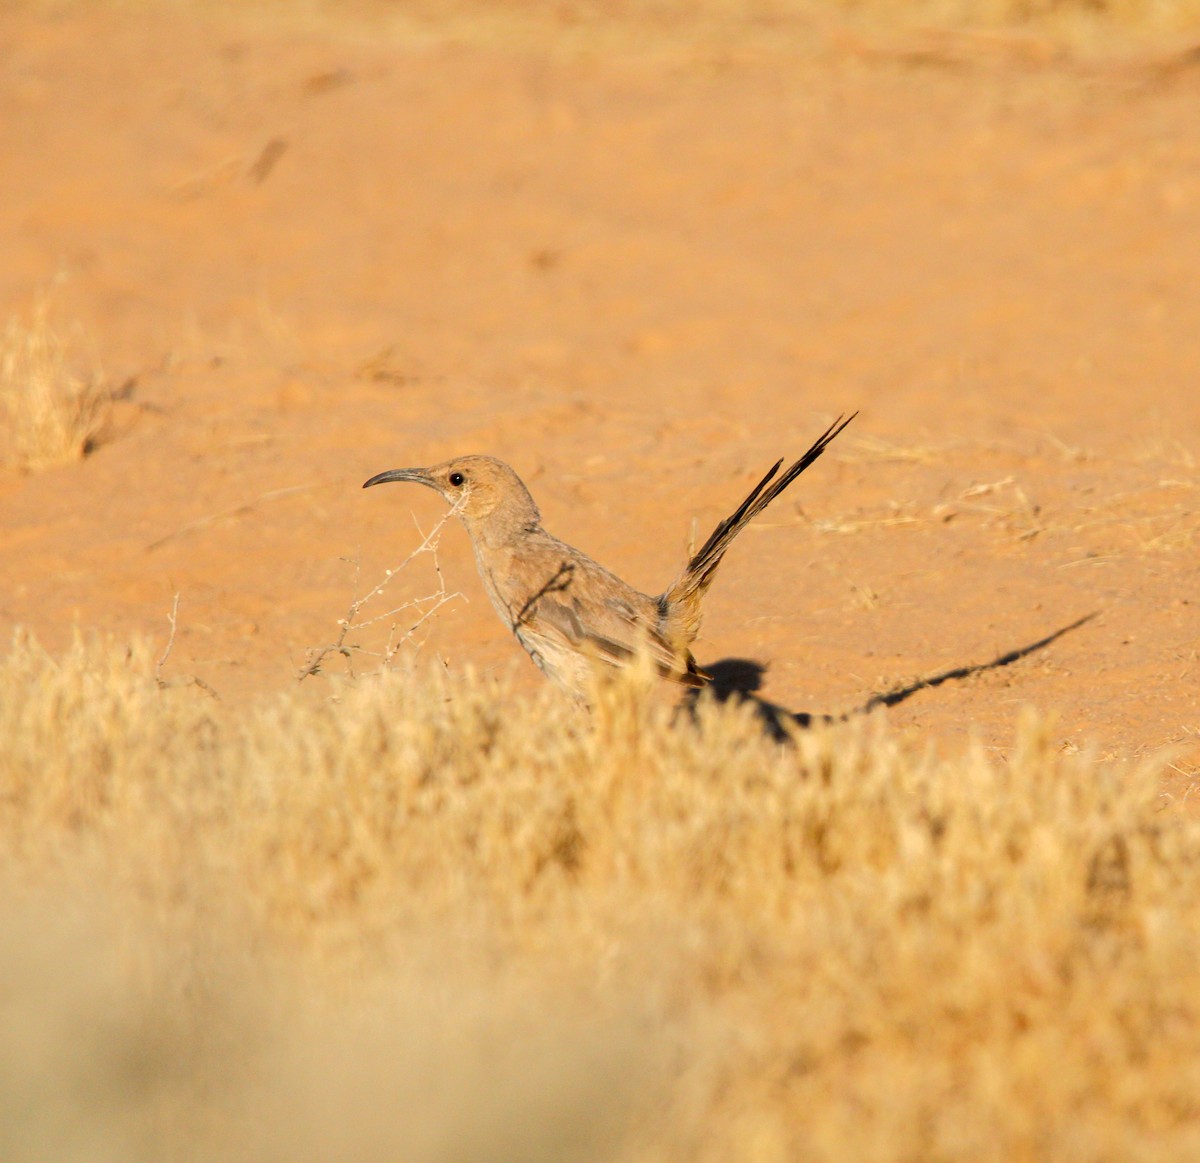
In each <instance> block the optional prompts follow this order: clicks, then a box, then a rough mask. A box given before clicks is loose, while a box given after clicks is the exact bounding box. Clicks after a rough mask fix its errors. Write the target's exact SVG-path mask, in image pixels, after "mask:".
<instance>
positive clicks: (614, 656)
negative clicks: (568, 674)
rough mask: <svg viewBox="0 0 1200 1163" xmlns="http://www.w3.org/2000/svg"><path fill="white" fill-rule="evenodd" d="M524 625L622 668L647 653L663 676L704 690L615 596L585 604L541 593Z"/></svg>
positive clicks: (689, 670)
mask: <svg viewBox="0 0 1200 1163" xmlns="http://www.w3.org/2000/svg"><path fill="white" fill-rule="evenodd" d="M531 614H532V617H531V618H529V619H528V620H527V622H526V626H527V627H528V629H529V630H533V631H534V632H535V633H537V634H540V635H543V636H546V637H550V638H553V637H555V636H558V637H559V638H560V639H561V640H562V644H563V645H569V646H570V647H572V648H574V649H576V650H586V651H588V652H589V653H591V654H592V655H593V656H594V657H595V658H597V659H599V660H600V661H602V662H607V663H609V664H610V665H612V666H625V665H628V664H629V663H630V662H632V661H633V660H634V658H635V657H636V656H637V653H638V651H639V650H645V651H646V652H647V653H648V654H649V656H650V660H651V661H652V662H653V663H654V666H655V668H656V669H657V670H658V671H659V673H660V674H662V675H663V676H664V677H668V678H674V679H676V680H677V681H680V682H684V683H688V684H689V685H696V686H702V685H703V679H702V678H701V676H700V675H699V674H698V673H694V667H693V666H689V665H688V664H689V662H690V659H680V658H679V657H678V656H677V655H676V654H675V652H674V651H673V650H672V649H671V647H670V645H669V644H668V642H667V640H666V639H665V638H664V637H663V636H662V634H661V633H659V631H658V629H657V628H656V627H655V626H654V625H653V624H652V623H650V622H649V621H647V620H646V618H644V617H641V616H639V613H638V610H637V609H636V607H634V606H633V605H632V604H631V603H629V602H626V601H624V600H622V599H621V598H617V597H611V596H610V597H607V598H604V599H602V600H600V601H587V600H585V599H581V598H579V597H576V596H572V595H569V594H566V593H563V594H553V595H551V594H543V595H542V596H541V597H540V598H539V599H538V601H537V603H536V607H535V608H534V609H533V610H532V611H531Z"/></svg>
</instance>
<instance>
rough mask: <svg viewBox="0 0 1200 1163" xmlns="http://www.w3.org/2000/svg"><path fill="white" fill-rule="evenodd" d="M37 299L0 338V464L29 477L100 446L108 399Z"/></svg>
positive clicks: (44, 298) (94, 372)
mask: <svg viewBox="0 0 1200 1163" xmlns="http://www.w3.org/2000/svg"><path fill="white" fill-rule="evenodd" d="M49 315H50V301H49V296H48V295H45V294H43V295H41V296H39V297H38V299H37V301H36V302H35V304H34V307H33V310H32V312H31V314H30V316H29V317H28V318H27V319H24V318H22V317H21V316H19V315H14V316H12V317H11V318H10V319H9V320H8V323H7V324H6V326H5V328H4V331H3V334H0V464H4V465H8V466H10V467H14V468H18V469H21V470H23V471H25V472H33V471H36V470H38V469H42V468H47V467H49V466H50V465H54V464H60V463H62V462H64V461H71V460H79V459H81V458H82V457H84V456H86V455H87V454H88V453H89V452H91V451H92V449H94V448H95V447H96V446H97V444H99V443H100V441H101V439H102V437H103V435H104V432H105V430H106V429H107V427H108V423H109V418H110V413H111V408H112V395H111V393H110V392H109V390H108V387H107V385H106V384H105V382H104V378H103V376H102V375H101V374H100V372H99V370H98V369H96V368H95V367H94V366H93V367H92V368H90V369H88V370H85V371H80V369H79V365H80V363H81V361H80V360H79V359H78V358H77V357H76V356H74V355H73V354H72V352H71V350H70V347H69V346H68V344H67V343H66V342H64V341H63V340H62V339H61V338H60V337H59V336H58V335H57V334H56V333H55V331H54V330H53V328H52V327H51V325H50V318H49Z"/></svg>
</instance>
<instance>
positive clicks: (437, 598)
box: [296, 505, 462, 682]
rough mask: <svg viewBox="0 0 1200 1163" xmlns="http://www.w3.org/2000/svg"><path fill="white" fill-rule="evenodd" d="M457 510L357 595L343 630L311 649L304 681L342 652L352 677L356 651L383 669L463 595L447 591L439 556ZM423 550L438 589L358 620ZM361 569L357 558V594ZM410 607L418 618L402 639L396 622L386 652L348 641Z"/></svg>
mask: <svg viewBox="0 0 1200 1163" xmlns="http://www.w3.org/2000/svg"><path fill="white" fill-rule="evenodd" d="M457 513H458V505H455V506H453V507H452V508H450V509H448V510H447V511H446V512H445V513H444V514H443V515H442V516H441V517H440V518H439V519H438V521H437V522H436V523H435V524H434V526H433V528H432V529H430V530H429V532H428V533H424V534H422V536H421V542H420V544H419V545H418V546H417V547H416V549H414V550H413V551H412V552H411V553H410V554H409V555H408V556H407V557H406V558H405V559H404V560H403V561H402V562H401V563H400V564H399V565H398V566H395V567H394V568H392V569H389V570H386V571H385V572H384V575H383V578H382V580H381V581H380V582H378V584H376V585H375V586H373V587H372V588H371V589H370V590H368V591H367V592H366V593H365V594H363V595H362V596H361V597H356V598H355V599H354V600H353V601H352V602H351V603H350V608H349V609H348V610H347V611H346V615H345V617H343V618H339V619H338V623H337V624H338V627H339V630H338V636H337V638H336V639H335V640H334V641H333V642H330V643H328V644H327V645H325V646H320V647H313V648H312V649H311V650H310V651H309V652H308V658H307V660H306V661H305V664H304V666H303V667H302V668H301V669H300V672H299V674H298V675H297V676H296V678H297V681H298V682H303V681H304V680H305V679H306V678H308V677H310V676H311V675H316V674H320V673H321V670H322V667H323V666H324V663H325V660H326V659H327V658H328V657H329V656H330V655H331V654H338V655H341V656H342V657H343V658H344V659H346V664H347V668H348V670H349V672H350V676H351V678H353V677H355V676H354V653H355V652H357V653H359V654H364V655H367V656H368V657H374V658H380V659H382V666H381V668H382V667H386V666H387V665H388V664H389V663H390V662H391V661H392V659H393V658H394V657H395V656H396V654H397V653H399V651H400V649H401V647H402V646H403V645H404V644H405V643H406V642H412V640H413V635H414V634H415V633H416V632H417V631H418V630H419V629H420V628H421V627H422V626H424V625H425V623H426V622H427V621H428V620H429V619H430V618H432V617H433V615H434V614H436V613H437V611H438V610H440V609H441V608H442V606H444V605H445V604H446V603H447V602H450V601H453V600H454V599H455V598H460V597H462V594H460V593H457V592H456V593H452V594H449V593H447V592H446V584H445V580H444V578H443V577H442V570H441V565H440V564H439V562H438V557H437V548H438V541H439V539H440V537H441V532H442V529H443V527H444V526H445V524H446V522H447V521H449V520H450V518H451V517H453V516H456V515H457ZM417 531H418V532H421V529H420V526H419V525H418V526H417ZM423 553H430V554H432V555H433V568H434V572H435V573H436V574H437V578H438V588H437V589H436V590H435V591H434V592H433V593H431V594H426V595H424V596H423V597H419V598H412V599H410V600H409V601H407V602H404V603H403V604H401V605H399V606H397V607H395V608H394V609H391V610H388V611H386V612H385V613H382V614H376V615H375V616H373V617H371V618H367V619H366V620H365V621H362V622H359V621H358V620H357V619H358V616H359V614H360V613H361V611H362V609H363V607H364V606H366V605H367V603H368V602H370V601H372V599H374V598H376V597H378V596H379V595H380V594H381V593H382V592H383V591H384V589H385V588H386V587H387V586H388V585H389V584H390V582H391V581H392V579H393V578H394V577H395V576H396V575H397V574H398V573H400V572H402V571H403V570H404V569H405V568H407V566H409V565H410V564H411V563H412V562H413V561H414V560H415V559H416V558H417V557H419V556H420V555H421V554H423ZM359 569H360V566H359V563H358V562H357V561H355V584H354V589H355V592H356V593H357V591H358V578H359ZM426 607H428V608H426ZM410 610H415V611H416V612H417V619H416V621H415V622H414V623H413V624H412V625H411V626H410V627H409V628H408V629H407V630H406V631H405V632H404V633H403V634H402V635H400V637H399V640H397V639H396V627H395V625H393V626H392V629H391V632H390V633H389V635H388V641H387V645H386V647H385V649H384V651H383V652H382V653H380V652H379V651H374V650H368V649H366V648H365V647H362V646H359V645H358V644H357V643H353V642H347V641H346V639H347V637H348V636H349V634H350V631H351V630H363V629H365V628H366V627H368V626H373V625H375V624H376V623H378V622H384V621H387V620H388V619H389V618H395V617H396V616H397V615H400V614H403V613H405V612H407V611H410Z"/></svg>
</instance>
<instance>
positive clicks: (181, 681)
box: [154, 590, 221, 701]
mask: <svg viewBox="0 0 1200 1163" xmlns="http://www.w3.org/2000/svg"><path fill="white" fill-rule="evenodd" d="M178 619H179V591H178V590H176V591H175V597H174V598H173V599H172V601H171V612H170V613H169V614H168V615H167V621H168V622H169V623H170V624H171V633H170V634H169V635H167V645H166V647H165V648H164V649H163V652H162V654H161V655H160V656H159V659H158V661H157V662H156V663H155V664H154V683H155V685H156V686H157V687H158V689H159V690H160V691H165V690H169V689H170V688H171V687H181V686H198V687H199V688H200V689H201V690H202V691H204V692H205V693H206V694H209V695H211V696H212V697H213V698H214V699H217V700H218V701H220V698H221V696H220V695H219V694H217V692H216V691H215V690H214V689H213V688H212V687H211V686H210V685H209V684H208V683H206V682H205V681H204V679H202V678H200V677H199V676H198V675H194V674H191V675H188V676H187V677H186V678H170V679H167V678H163V676H162V672H163V667H164V666H166V665H167V659H168V658H170V657H171V651H172V650H173V649H174V647H175V627H176V626H177V625H178Z"/></svg>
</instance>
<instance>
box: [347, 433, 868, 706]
mask: <svg viewBox="0 0 1200 1163" xmlns="http://www.w3.org/2000/svg"><path fill="white" fill-rule="evenodd" d="M857 415H858V413H857V412H854V413H852V414H851V415H850V416H848V417H844V418H843V417H842V416H839V417H838V418H837V419H836V420H834V422H833V423H832V424H831V425H830V426H829V427H828V428H827V429H826V430H825V431H824V432H823V433H821V435H820V436H819V437H818V438H817V439H816V440H815V441H814V442H813V445H812V447H811V448H809V450H808V451H807V452H806V453H804V455H803V456H801V457H800V459H799V460H797V461H795V462H794V463H792V464H791V465H790V466H789V467H788V468H786V469H784V471H783V472H782V473H781V472H780V469H781V468H782V467H783V459H782V458H781V459H780V460H778V461H776V462H775V464H773V465H772V466H771V468H770V469H769V470H768V472H767V474H766V475H765V476H764V477H763V478H762V480H760V481H759V482H758V484H757V485H755V486H754V488H753V489H752V490H751V491H750V493H749V495H748V496H747V497H746V499H745V500H744V501H742V503H741V504H740V505H739V506H738V507H737V508H736V509H735V510H734V511H733V512H732V513H731V514H730V515H729V516H728V517H726V518H725V519H724V520H723V521H721V522H720V523H719V524H718V525H717V527H716V528H715V529H714V530H713V531H712V534H711V535H710V536H709V538H708V540H707V541H705V542H704V544H703V545H702V546H701V547H700V548H699V550H697V551H696V552H695V553H694V554H693V555H692V557H691V558H690V559H689V560H688V562H687V564H686V565H685V566H684V567H683V570H682V571H681V572H680V574H679V576H678V577H676V579H675V580H674V581H673V582H672V583H671V585H669V586H668V587H667V588H666V589H665V590H664V591H663V592H662V593H661V594H658V595H657V596H651V595H649V594H644V593H642V592H641V591H640V590H637V589H635V588H634V587H633V586H631V585H629V584H628V583H627V582H625V581H622V580H621V578H619V577H618V576H617V575H616V574H615V573H613V572H611V571H610V570H608V569H606V568H605V567H604V566H602V565H600V564H599V563H598V562H596V561H593V560H592V559H591V558H590V557H589V556H588V555H587V554H586V553H583V552H582V551H581V550H578V549H576V548H575V547H574V546H571V545H568V544H567V543H566V542H565V541H562V540H560V539H559V538H557V537H555V536H554V535H553V534H551V533H548V532H547V531H546V530H545V529H544V528H542V519H541V513H540V512H539V510H538V507H537V505H536V504H535V502H534V500H533V497H532V496H531V495H530V492H529V490H528V489H527V488H526V487H525V483H524V482H523V481H522V480H521V478H520V477H519V476H518V475H517V474H516V472H515V471H514V470H513V469H512V468H511V467H510V466H509V465H507V464H505V462H504V461H502V460H498V459H496V458H495V457H493V456H478V455H471V456H459V457H455V458H454V459H452V460H447V461H443V462H442V463H441V464H435V465H432V466H431V467H429V468H394V469H389V470H387V471H386V472H381V473H377V474H376V475H375V476H373V477H371V478H370V479H369V480H367V481H365V482H364V483H363V486H362V487H363V488H364V489H368V488H372V487H373V486H375V485H382V484H386V483H389V482H400V481H407V482H412V483H414V484H420V485H424V486H426V487H427V488H430V489H433V491H434V492H436V493H438V494H439V495H440V496H441V497H442V498H443V499H445V500H446V501H447V502H448V503H449V504H450V506H451V512H452V513H453V514H454V515H455V516H456V517H457V518H458V519H459V521H461V522H462V524H463V525H464V526H465V528H466V531H467V533H468V535H469V536H470V539H471V544H472V546H473V548H474V551H475V564H476V565H477V567H478V569H479V576H480V578H481V579H482V581H483V587H484V589H485V590H486V591H487V595H488V597H489V598H490V599H491V602H492V605H493V606H494V607H495V609H496V613H497V614H499V616H500V620H501V621H502V622H503V623H504V624H505V625H506V626H507V627H508V629H509V630H510V631H511V632H512V633H513V635H514V636H515V637H516V639H517V641H518V642H519V643H520V644H521V646H522V647H524V649H525V650H526V652H527V653H528V654H529V656H530V658H532V659H533V661H534V662H535V663H536V664H537V666H538V667H539V668H540V669H541V671H542V672H543V673H544V674H545V675H546V676H547V677H548V678H550V679H551V680H553V681H554V682H555V683H557V684H558V685H559V686H560V687H561V688H562V689H564V690H565V691H566V692H567V693H568V694H570V695H571V696H572V697H573V698H575V699H576V700H577V701H580V702H584V703H587V702H588V701H589V696H590V692H592V691H593V690H594V684H595V680H596V676H597V672H604V671H605V670H606V669H607V668H609V667H624V666H628V665H629V664H631V663H632V662H633V661H634V660H635V659H636V658H638V657H639V656H642V655H644V656H646V657H648V658H649V660H650V662H651V664H652V665H653V667H654V670H655V671H656V672H657V674H658V675H659V676H661V677H662V678H664V679H666V680H668V681H670V682H674V683H678V684H681V685H682V686H685V687H691V688H700V687H704V686H706V685H707V684H708V682H709V681H710V679H711V678H712V676H711V675H710V674H709V673H708V672H707V671H704V670H702V669H701V668H700V667H699V666H698V665H697V664H696V660H695V658H694V657H693V655H692V644H693V643H694V642H695V640H696V637H697V635H698V634H699V632H700V620H701V610H700V606H701V601H702V599H703V598H704V595H705V593H706V592H707V591H708V588H709V586H710V585H712V582H713V577H714V575H715V574H716V571H717V567H718V566H719V565H720V564H721V560H722V558H723V557H724V556H725V553H726V551H727V550H728V549H729V547H730V545H731V544H732V543H733V541H734V539H735V538H736V537H737V535H738V534H739V533H740V532H741V531H742V530H743V529H744V528H745V527H746V526H747V525H748V524H749V523H750V522H751V521H752V520H753V519H754V518H755V517H756V516H757V515H758V514H759V513H761V512H762V511H763V510H764V509H765V508H766V507H767V506H768V505H769V504H770V503H771V502H772V501H773V500H774V499H775V498H776V497H778V496H779V494H780V493H782V492H783V490H784V489H786V488H787V487H788V486H789V485H790V484H791V483H792V482H793V481H794V480H795V479H796V478H797V477H798V476H799V475H800V474H801V473H802V472H803V471H804V470H805V469H806V468H808V467H809V466H810V465H811V464H812V463H813V462H814V461H815V460H816V459H817V458H818V457H819V456H820V455H821V454H822V453H823V452H824V451H825V449H826V448H827V447H828V446H829V443H830V442H831V441H832V440H833V439H834V438H835V437H836V436H837V435H838V434H839V433H840V432H841V431H842V430H843V429H844V428H845V427H846V425H847V424H849V423H850V421H851V420H853V419H854V417H855V416H857Z"/></svg>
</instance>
